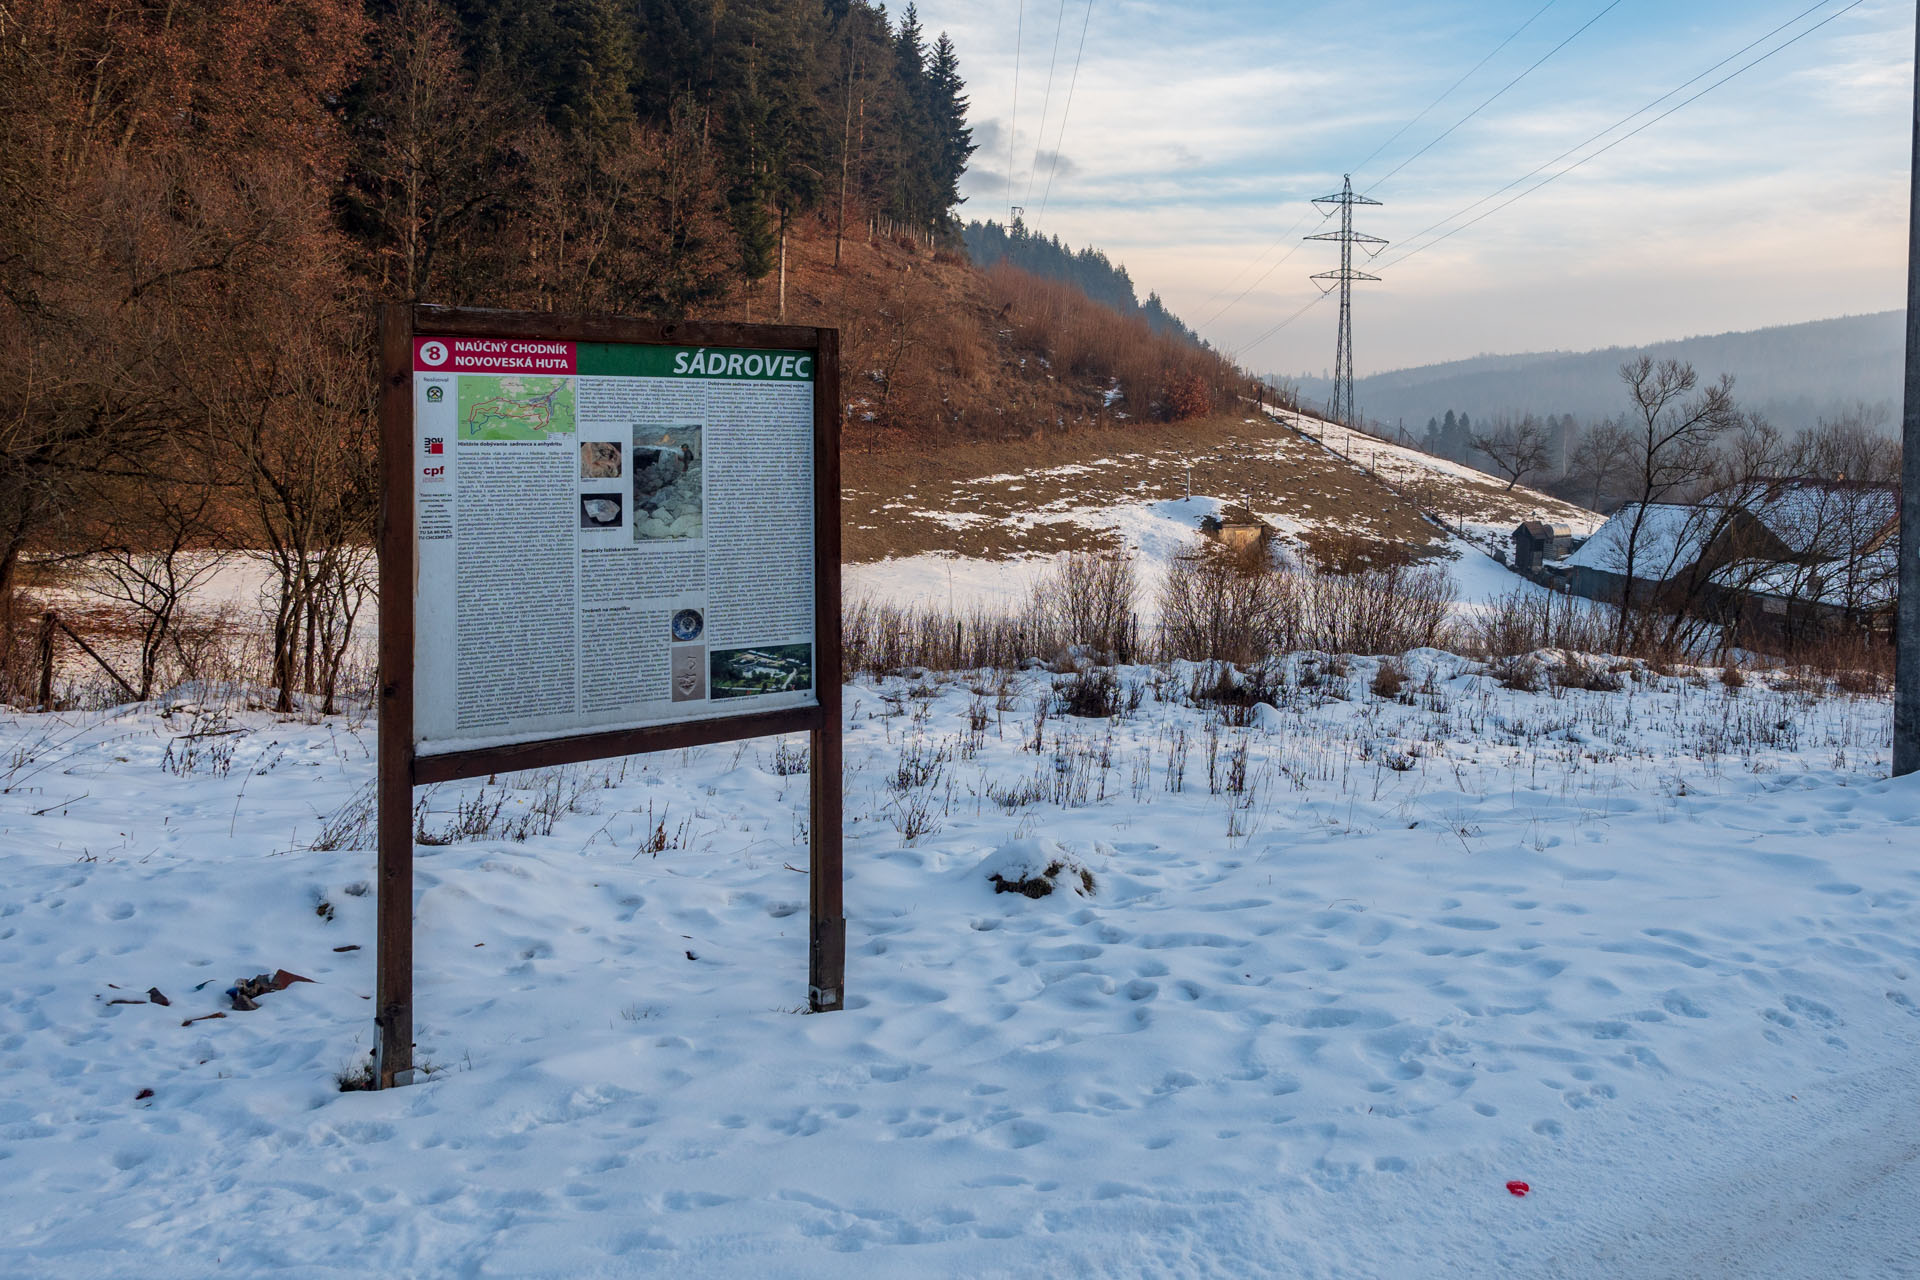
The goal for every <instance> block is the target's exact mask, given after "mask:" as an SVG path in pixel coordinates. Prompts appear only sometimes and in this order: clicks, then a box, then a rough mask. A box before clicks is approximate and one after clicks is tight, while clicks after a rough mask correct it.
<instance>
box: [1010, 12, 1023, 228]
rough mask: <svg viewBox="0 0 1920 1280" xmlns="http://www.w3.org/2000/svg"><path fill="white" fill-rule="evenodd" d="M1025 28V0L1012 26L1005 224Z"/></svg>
mask: <svg viewBox="0 0 1920 1280" xmlns="http://www.w3.org/2000/svg"><path fill="white" fill-rule="evenodd" d="M1026 29H1027V0H1020V16H1019V18H1018V19H1017V20H1016V21H1015V23H1014V27H1013V106H1012V108H1011V109H1009V110H1008V112H1007V225H1008V226H1012V225H1013V140H1014V137H1015V136H1016V135H1017V134H1018V133H1019V131H1020V37H1021V35H1022V33H1024V32H1025V31H1026Z"/></svg>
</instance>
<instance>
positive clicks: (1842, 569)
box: [1713, 543, 1900, 609]
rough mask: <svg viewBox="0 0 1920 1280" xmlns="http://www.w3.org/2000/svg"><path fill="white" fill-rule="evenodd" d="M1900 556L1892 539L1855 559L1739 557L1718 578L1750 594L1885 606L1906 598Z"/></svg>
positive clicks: (1860, 606) (1864, 606)
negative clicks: (1802, 561) (1785, 561)
mask: <svg viewBox="0 0 1920 1280" xmlns="http://www.w3.org/2000/svg"><path fill="white" fill-rule="evenodd" d="M1899 559H1900V557H1899V549H1898V548H1897V547H1895V546H1893V545H1892V544H1890V543H1888V544H1883V545H1882V546H1880V547H1879V548H1877V549H1876V550H1874V551H1872V552H1869V553H1868V554H1866V555H1864V556H1861V557H1859V558H1858V559H1856V560H1854V561H1852V562H1851V563H1848V562H1847V561H1844V560H1827V561H1822V562H1821V563H1819V564H1813V565H1804V564H1781V563H1779V562H1777V561H1768V560H1736V561H1734V562H1733V563H1732V564H1728V565H1724V566H1722V567H1721V568H1719V569H1717V570H1715V571H1714V574H1713V581H1714V582H1715V583H1717V584H1718V585H1720V586H1723V587H1730V588H1734V589H1736V590H1740V591H1745V592H1747V593H1748V594H1750V595H1760V596H1777V597H1779V598H1781V599H1783V600H1803V601H1807V602H1808V603H1812V604H1825V605H1832V606H1833V607H1835V608H1840V609H1882V608H1887V607H1889V606H1891V605H1893V604H1894V603H1895V602H1897V601H1898V600H1899V598H1900V576H1899V574H1900V565H1899Z"/></svg>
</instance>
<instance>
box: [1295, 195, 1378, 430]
mask: <svg viewBox="0 0 1920 1280" xmlns="http://www.w3.org/2000/svg"><path fill="white" fill-rule="evenodd" d="M1313 203H1314V204H1315V205H1316V206H1319V205H1334V206H1336V207H1338V208H1339V210H1340V229H1339V230H1338V231H1326V232H1322V233H1321V234H1320V235H1317V236H1308V237H1307V239H1309V240H1337V241H1338V242H1339V244H1340V268H1339V270H1337V271H1322V272H1321V273H1320V274H1318V275H1316V276H1314V277H1313V278H1314V279H1315V280H1329V281H1332V282H1334V283H1335V284H1338V285H1339V287H1340V336H1339V338H1338V339H1336V340H1335V343H1334V349H1333V404H1332V406H1331V412H1332V416H1333V420H1334V421H1335V422H1344V423H1347V424H1349V425H1351V424H1352V422H1353V285H1354V281H1356V280H1375V281H1377V280H1379V279H1380V277H1379V276H1370V275H1368V274H1367V273H1366V272H1364V271H1356V270H1354V268H1353V246H1354V245H1356V244H1357V245H1363V246H1367V245H1381V246H1385V244H1386V243H1387V242H1386V241H1385V240H1382V239H1381V238H1380V237H1379V236H1370V235H1367V234H1365V233H1364V232H1360V231H1355V230H1354V229H1353V206H1355V205H1357V204H1370V205H1378V204H1379V203H1380V202H1379V201H1378V200H1373V199H1369V198H1368V197H1366V196H1357V195H1355V194H1353V175H1352V174H1348V175H1346V177H1345V178H1344V180H1343V181H1342V182H1341V186H1340V190H1339V191H1337V192H1335V193H1334V194H1333V195H1330V196H1321V197H1320V198H1319V199H1318V200H1315V201H1314V202H1313ZM1369 252H1370V253H1378V252H1379V250H1378V249H1369ZM1328 291H1329V292H1330V291H1331V286H1329V289H1328Z"/></svg>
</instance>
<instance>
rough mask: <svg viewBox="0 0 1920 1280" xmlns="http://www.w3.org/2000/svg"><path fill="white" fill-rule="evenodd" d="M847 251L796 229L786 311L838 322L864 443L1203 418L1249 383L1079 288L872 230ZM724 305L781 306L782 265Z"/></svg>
mask: <svg viewBox="0 0 1920 1280" xmlns="http://www.w3.org/2000/svg"><path fill="white" fill-rule="evenodd" d="M841 248H842V252H841V263H840V265H839V266H838V267H836V266H835V265H834V238H833V235H832V233H831V231H830V230H829V229H827V228H826V227H825V226H824V225H823V224H821V223H819V222H818V221H814V220H805V221H803V222H802V223H801V224H800V225H799V226H798V227H797V228H796V230H795V233H794V234H792V235H791V236H789V239H788V246H787V298H786V315H785V318H786V319H787V320H788V321H789V322H793V323H800V324H824V325H834V326H837V327H838V328H839V329H840V334H841V339H840V340H841V353H842V364H843V367H844V369H845V378H846V381H845V395H846V400H847V408H848V415H847V426H846V432H845V445H846V451H847V452H848V453H850V454H854V453H873V452H889V451H894V450H898V449H902V448H926V447H929V446H942V445H947V444H951V443H954V442H958V441H981V440H1010V439H1034V438H1043V437H1046V436H1048V435H1051V434H1055V433H1058V432H1061V431H1070V430H1075V429H1082V428H1089V427H1101V428H1105V427H1120V428H1125V427H1127V426H1128V425H1129V424H1132V425H1145V424H1149V423H1165V422H1169V421H1179V420H1191V419H1196V418H1202V417H1205V416H1207V415H1208V414H1210V413H1213V412H1216V411H1218V410H1222V409H1228V408H1230V407H1231V406H1232V405H1233V404H1235V403H1236V401H1237V397H1238V396H1239V395H1240V394H1242V393H1244V392H1246V391H1247V389H1248V387H1249V383H1248V382H1247V380H1245V379H1244V378H1242V377H1241V376H1240V375H1239V374H1238V373H1237V371H1235V370H1234V369H1233V368H1232V367H1231V366H1230V365H1228V364H1227V362H1225V361H1224V360H1222V359H1220V358H1219V357H1217V356H1215V355H1214V354H1212V353H1211V352H1208V351H1204V350H1201V349H1198V348H1195V347H1193V346H1191V345H1189V344H1185V343H1181V342H1178V341H1176V340H1174V339H1172V338H1168V337H1164V336H1162V335H1159V334H1155V333H1154V332H1152V331H1151V330H1150V329H1149V328H1148V327H1147V325H1146V323H1145V322H1144V321H1142V320H1140V319H1138V318H1136V317H1123V316H1121V315H1119V314H1118V313H1116V312H1114V311H1112V310H1110V309H1108V308H1106V307H1104V306H1100V305H1098V304H1096V303H1094V302H1092V301H1090V300H1089V299H1088V298H1087V297H1086V295H1085V294H1083V293H1081V292H1080V291H1078V290H1077V289H1073V288H1071V287H1070V286H1066V285H1062V284H1058V283H1056V282H1053V281H1048V280H1042V279H1039V278H1037V277H1034V276H1031V275H1028V274H1027V273H1025V272H1022V271H1019V270H1017V269H1015V268H1012V267H1008V266H1005V265H1002V266H999V267H996V268H995V269H994V270H993V271H992V272H984V271H980V270H978V269H977V268H975V267H974V266H973V265H972V264H971V263H969V262H968V261H967V260H966V259H965V258H964V257H963V256H962V255H960V254H958V253H956V252H953V251H951V250H945V249H941V250H934V249H931V248H929V247H927V246H926V245H924V244H922V243H919V242H917V241H915V240H914V239H912V238H911V237H900V238H898V239H889V238H887V237H884V236H878V235H875V236H868V235H867V234H866V233H865V229H864V228H862V229H861V232H860V234H858V235H852V236H849V238H848V239H847V240H846V241H845V242H844V243H843V245H842V246H841ZM725 312H726V315H727V317H728V318H733V319H752V320H760V321H767V320H775V319H778V318H780V314H779V278H778V274H777V273H776V274H774V275H770V276H768V277H767V278H765V279H763V280H761V281H759V282H758V283H756V284H755V285H753V286H752V287H751V288H749V289H748V290H746V291H744V292H743V293H741V294H740V295H738V296H736V297H735V298H734V299H732V300H731V301H730V302H729V303H728V304H727V305H726V307H725ZM1115 391H1117V392H1118V396H1117V398H1116V397H1114V396H1113V394H1112V393H1113V392H1115Z"/></svg>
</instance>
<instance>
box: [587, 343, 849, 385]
mask: <svg viewBox="0 0 1920 1280" xmlns="http://www.w3.org/2000/svg"><path fill="white" fill-rule="evenodd" d="M574 350H575V355H576V357H577V363H576V365H575V372H577V373H578V374H579V375H580V376H581V377H583V378H594V377H599V378H718V379H725V380H732V381H746V382H812V381H813V379H814V366H815V364H817V363H818V362H817V361H816V360H815V358H814V353H813V352H811V351H750V350H746V349H743V348H737V347H654V346H643V345H640V344H637V343H625V342H582V343H578V344H576V346H575V348H574Z"/></svg>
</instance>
